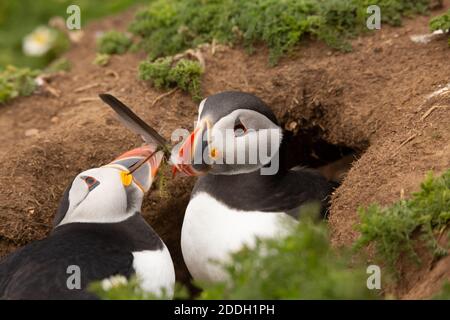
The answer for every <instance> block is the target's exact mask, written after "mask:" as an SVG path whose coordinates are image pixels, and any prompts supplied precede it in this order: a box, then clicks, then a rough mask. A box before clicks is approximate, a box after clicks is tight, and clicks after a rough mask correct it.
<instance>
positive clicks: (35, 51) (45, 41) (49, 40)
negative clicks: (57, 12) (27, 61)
mask: <svg viewBox="0 0 450 320" xmlns="http://www.w3.org/2000/svg"><path fill="white" fill-rule="evenodd" d="M56 37H57V34H56V31H55V30H53V29H51V28H48V27H45V26H40V27H37V28H36V29H35V30H34V31H33V32H32V33H30V34H28V35H27V36H26V37H25V38H24V39H23V43H22V49H23V52H24V53H25V54H26V55H27V56H33V57H39V56H42V55H44V54H46V53H47V52H48V51H49V50H50V49H51V48H52V46H53V44H54V42H55V40H56Z"/></svg>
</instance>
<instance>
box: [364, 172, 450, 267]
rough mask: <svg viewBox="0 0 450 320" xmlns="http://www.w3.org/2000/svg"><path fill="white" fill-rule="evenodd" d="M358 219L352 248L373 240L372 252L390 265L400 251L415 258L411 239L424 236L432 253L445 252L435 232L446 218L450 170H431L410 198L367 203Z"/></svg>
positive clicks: (448, 218) (448, 215)
mask: <svg viewBox="0 0 450 320" xmlns="http://www.w3.org/2000/svg"><path fill="white" fill-rule="evenodd" d="M359 213H360V217H361V223H360V224H359V225H358V226H357V227H356V228H357V230H358V231H359V232H361V235H360V237H359V239H357V241H356V242H355V248H356V249H361V248H363V247H365V246H367V245H369V244H372V243H373V244H374V245H375V249H376V254H377V256H378V257H379V258H381V259H383V260H384V261H386V262H387V263H388V265H389V266H390V267H391V268H392V269H394V266H395V263H396V262H397V261H398V259H399V256H400V255H401V254H402V253H406V254H407V255H408V256H410V257H412V258H414V259H415V260H416V261H417V262H419V261H420V260H419V257H418V255H417V253H416V251H415V247H414V246H415V241H416V240H418V239H419V240H425V241H426V244H427V247H428V248H430V249H431V250H432V252H433V255H434V256H435V257H439V256H442V255H445V254H446V252H447V250H446V249H444V248H442V247H441V246H440V245H439V244H438V242H437V240H436V236H435V233H436V232H443V231H444V229H445V227H446V226H447V225H448V222H449V221H450V170H447V171H446V172H445V173H444V174H443V175H442V176H441V177H434V176H433V175H432V174H431V173H430V174H429V175H428V176H427V178H426V179H425V181H424V182H423V183H422V184H421V190H420V191H419V192H417V193H414V194H413V196H412V198H411V199H410V200H400V201H398V202H396V203H394V204H393V205H391V206H389V207H380V206H379V205H371V206H369V207H368V208H367V209H363V208H361V209H360V210H359Z"/></svg>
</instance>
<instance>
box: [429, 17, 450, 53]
mask: <svg viewBox="0 0 450 320" xmlns="http://www.w3.org/2000/svg"><path fill="white" fill-rule="evenodd" d="M430 29H431V31H436V30H443V31H444V32H447V33H449V32H450V10H448V11H447V13H444V14H443V15H440V16H437V17H435V18H433V19H431V20H430ZM448 45H449V46H450V37H449V39H448Z"/></svg>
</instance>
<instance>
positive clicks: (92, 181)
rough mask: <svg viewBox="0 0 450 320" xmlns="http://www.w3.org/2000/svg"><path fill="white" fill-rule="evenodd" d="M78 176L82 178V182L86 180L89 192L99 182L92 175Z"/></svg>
mask: <svg viewBox="0 0 450 320" xmlns="http://www.w3.org/2000/svg"><path fill="white" fill-rule="evenodd" d="M80 178H81V179H83V180H84V182H86V184H87V186H88V188H89V192H90V191H92V190H94V189H95V188H96V187H97V186H98V185H99V184H100V182H99V181H97V179H95V178H93V177H89V176H82V177H80Z"/></svg>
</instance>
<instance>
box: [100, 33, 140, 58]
mask: <svg viewBox="0 0 450 320" xmlns="http://www.w3.org/2000/svg"><path fill="white" fill-rule="evenodd" d="M131 44H132V41H131V39H130V37H129V36H128V35H126V34H125V33H123V32H118V31H108V32H105V33H104V34H103V35H102V36H101V37H100V38H99V39H98V40H97V51H98V52H99V53H101V54H124V53H125V52H127V51H128V49H129V48H130V46H131Z"/></svg>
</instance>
